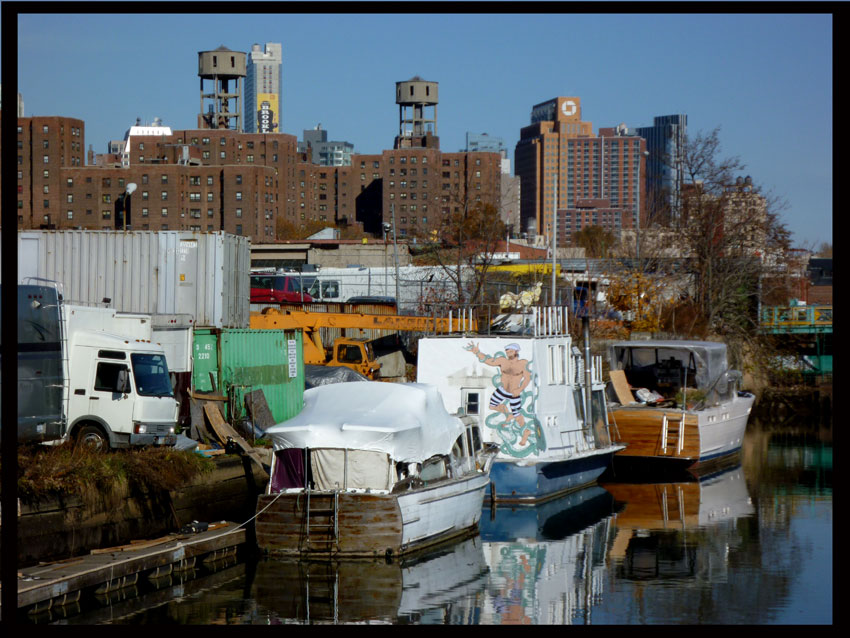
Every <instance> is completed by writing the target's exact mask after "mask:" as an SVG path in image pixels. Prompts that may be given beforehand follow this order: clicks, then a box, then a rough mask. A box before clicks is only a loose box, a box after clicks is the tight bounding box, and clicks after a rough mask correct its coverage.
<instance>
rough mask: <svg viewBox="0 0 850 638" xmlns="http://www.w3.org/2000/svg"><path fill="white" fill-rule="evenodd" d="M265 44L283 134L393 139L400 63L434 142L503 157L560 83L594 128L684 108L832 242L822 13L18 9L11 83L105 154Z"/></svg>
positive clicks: (361, 146)
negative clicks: (430, 116) (207, 75)
mask: <svg viewBox="0 0 850 638" xmlns="http://www.w3.org/2000/svg"><path fill="white" fill-rule="evenodd" d="M199 4H200V3H199ZM311 4H312V3H306V4H299V5H297V6H298V7H309V6H310V5H311ZM155 5H156V3H151V4H147V5H144V6H145V7H151V6H155ZM48 6H50V7H51V8H52V9H55V8H56V7H57V6H59V5H57V4H50V5H48ZM85 6H86V7H88V8H91V7H92V6H95V5H91V4H90V5H85ZM109 6H113V5H111V4H110V5H109ZM122 6H125V7H126V6H127V5H122ZM133 6H135V5H130V7H131V8H132V7H133ZM166 6H167V5H166ZM178 6H180V7H181V8H185V7H187V6H191V5H186V4H181V5H178ZM204 6H208V5H204ZM268 6H269V7H278V6H279V5H278V4H277V3H273V4H271V3H270V4H269V5H268ZM287 6H288V5H287ZM330 6H331V7H333V8H335V9H337V8H339V7H340V6H341V5H340V4H338V3H335V4H333V5H330ZM354 6H355V7H359V6H360V5H354ZM386 6H387V7H397V6H401V5H396V4H389V3H387V5H386ZM417 6H419V5H417ZM422 6H425V7H428V4H427V3H425V4H423V5H422ZM446 6H447V5H443V8H445V7H446ZM448 6H451V5H448ZM462 6H464V7H469V6H470V5H468V4H467V5H462ZM476 6H481V7H482V8H483V7H487V6H491V5H487V4H481V5H476ZM507 6H508V7H509V8H517V7H522V5H521V4H520V5H516V4H511V5H507ZM538 6H539V5H538ZM553 6H555V7H560V8H565V7H569V6H570V5H569V4H561V3H559V4H555V5H553ZM597 6H599V7H600V8H602V7H604V6H605V5H604V4H602V5H597ZM615 6H616V7H617V8H619V9H622V8H623V5H622V4H617V5H615ZM639 6H640V5H636V7H639ZM652 6H653V7H658V6H659V5H657V4H656V5H652ZM671 6H672V5H671ZM713 6H714V7H716V6H717V5H713ZM732 6H733V7H734V6H735V5H732ZM749 6H752V5H749ZM770 6H771V7H773V6H778V7H781V6H782V5H781V4H780V5H770ZM794 6H795V7H796V8H798V9H799V8H800V5H794ZM803 6H804V5H803ZM432 7H433V6H432ZM125 10H126V9H125ZM266 42H280V43H281V44H282V45H283V96H282V102H283V104H282V109H281V110H282V120H283V126H282V130H283V132H284V133H289V134H292V135H296V136H297V137H298V138H299V139H300V138H301V136H302V132H303V130H304V129H309V128H313V127H315V126H316V125H317V124H319V123H321V125H322V128H324V129H326V130H327V131H328V136H329V139H333V140H347V141H349V142H352V143H353V144H354V147H355V151H356V152H358V153H377V152H380V151H381V150H383V149H386V148H391V147H392V143H393V138H394V136H395V135H396V133H397V131H398V107H397V106H396V104H395V83H396V82H397V81H402V80H407V79H409V78H411V77H413V76H414V75H419V76H420V77H422V78H424V79H426V80H429V81H434V82H439V106H438V109H437V127H438V134H439V136H440V147H441V149H442V150H444V151H457V150H460V149H462V148H463V147H464V145H465V135H466V133H467V132H473V133H485V132H486V133H489V134H490V135H492V136H497V137H501V138H503V139H504V141H505V143H506V145H507V147H508V149H509V155H510V158H511V160H513V151H514V146H515V144H516V142H517V140H518V139H519V131H520V129H521V128H522V127H523V126H526V125H527V124H528V121H529V116H530V112H531V107H532V106H533V105H534V104H537V103H539V102H543V101H545V100H548V99H550V98H553V97H556V96H559V95H571V96H578V97H580V98H581V101H582V114H583V117H582V119H583V120H585V121H590V122H592V124H593V130H594V132H596V131H597V130H598V128H599V127H601V126H616V125H617V124H619V123H621V122H623V123H625V124H626V125H627V126H629V127H637V126H649V125H651V124H652V119H653V117H654V116H657V115H669V114H674V113H685V114H687V116H688V129H689V131H690V132H691V133H695V132H699V131H704V132H708V131H710V130H712V129H714V128H715V127H720V139H721V142H722V145H723V146H722V149H721V154H722V155H723V156H738V157H740V159H741V160H742V161H743V162H744V163H745V164H746V166H747V168H746V171H745V173H744V174H746V175H751V176H752V177H753V180H754V181H755V182H756V183H758V184H760V185H761V186H762V187H763V188H764V189H765V190H766V191H768V192H770V193H771V194H773V195H775V196H777V197H779V198H780V199H782V200H784V201H785V202H787V208H786V209H785V210H783V211H782V212H781V219H782V221H783V222H784V223H785V224H786V225H787V227H788V228H789V229H790V230H791V231H792V232H793V238H794V241H795V244H796V245H798V246H803V247H816V246H817V245H819V244H820V243H821V242H829V243H832V205H833V204H832V175H833V167H832V138H833V129H832V101H833V94H832V74H833V68H832V46H833V43H832V17H831V16H830V15H805V14H788V15H781V14H737V13H730V14H708V15H701V14H647V13H634V14H623V13H617V14H589V13H587V14H576V15H571V14H486V13H480V14H478V13H476V14H438V13H429V14H413V13H404V14H389V13H387V14H378V13H375V14H363V13H354V14H346V15H341V14H334V13H329V14H286V13H282V14H274V13H254V14H251V13H248V14H234V15H227V14H212V15H209V14H207V15H201V14H197V15H182V14H174V13H169V14H158V13H148V14H138V15H137V14H131V13H129V14H98V15H94V14H70V15H58V14H57V15H51V14H44V13H38V14H32V15H25V14H24V15H21V16H19V21H18V82H19V89H18V90H19V92H20V93H21V94H22V95H23V98H24V108H25V112H24V114H25V115H26V116H34V115H61V116H67V117H75V118H80V119H82V120H84V121H85V126H86V130H85V133H86V137H85V142H86V148H88V147H89V146H91V147H93V148H94V150H95V151H96V152H104V151H105V150H106V145H107V142H108V141H109V140H110V139H121V138H123V136H124V133H125V132H126V130H127V129H128V128H129V126H131V125H132V124H133V123H134V122H135V121H136V118H137V117H139V118H141V119H142V121H143V122H151V121H152V120H153V119H154V118H155V117H159V118H161V119H162V121H163V123H164V124H165V125H167V126H171V127H173V128H177V129H187V128H195V127H196V126H197V113H198V111H199V110H200V97H199V90H200V82H199V79H198V76H197V71H198V66H197V65H198V52H199V51H206V50H211V49H215V48H217V47H219V46H221V45H224V46H226V47H228V48H230V49H234V50H239V51H246V52H247V51H250V48H251V45H252V44H253V43H259V44H261V45H262V44H264V43H266Z"/></svg>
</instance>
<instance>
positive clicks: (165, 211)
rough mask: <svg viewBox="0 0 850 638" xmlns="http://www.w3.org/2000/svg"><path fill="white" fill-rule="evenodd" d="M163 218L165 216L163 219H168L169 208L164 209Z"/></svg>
mask: <svg viewBox="0 0 850 638" xmlns="http://www.w3.org/2000/svg"><path fill="white" fill-rule="evenodd" d="M162 216H163V217H168V209H167V208H163V209H162Z"/></svg>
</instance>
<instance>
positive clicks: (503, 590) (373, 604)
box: [30, 417, 833, 625]
mask: <svg viewBox="0 0 850 638" xmlns="http://www.w3.org/2000/svg"><path fill="white" fill-rule="evenodd" d="M832 512H833V504H832V427H831V422H830V423H828V424H827V425H823V424H822V423H820V422H819V420H818V419H817V417H814V418H813V419H812V420H808V421H806V420H799V419H798V420H793V419H792V420H784V421H781V422H780V421H779V420H773V421H771V420H761V419H759V418H755V419H751V422H750V425H749V427H748V432H747V435H746V439H745V442H744V447H743V449H742V452H741V454H740V455H739V456H738V457H736V459H734V460H733V462H731V463H728V464H727V465H726V467H724V468H722V469H720V470H718V471H717V472H715V473H713V474H710V475H707V476H703V477H701V478H700V479H695V478H693V477H692V476H690V475H684V476H683V475H668V476H661V477H655V478H654V480H653V481H651V482H649V481H645V480H643V481H641V480H638V479H636V478H635V477H631V476H628V475H620V476H612V475H610V474H608V475H606V476H604V477H603V479H602V480H601V483H600V485H598V486H594V487H591V488H587V489H585V490H582V491H580V492H578V493H574V494H572V495H569V496H567V497H565V498H562V499H559V500H557V501H554V502H550V503H547V504H545V505H541V506H538V507H535V508H496V509H495V510H491V509H490V508H485V509H484V511H483V515H482V521H481V529H480V533H479V534H477V535H476V536H474V537H472V538H468V539H466V540H464V541H462V542H458V543H455V544H453V545H451V546H449V547H446V548H443V549H441V550H440V551H438V552H434V553H432V554H429V555H427V556H424V557H422V558H421V559H419V560H417V561H415V562H410V563H403V564H401V565H399V564H398V563H390V564H387V563H386V562H381V563H378V562H375V563H356V562H349V563H345V562H343V563H304V562H298V561H281V560H270V559H264V558H261V557H260V558H251V557H239V558H232V559H230V562H224V563H219V564H213V565H208V566H203V567H202V568H199V569H198V570H193V571H190V572H187V573H185V574H182V575H176V574H174V575H171V576H169V577H168V578H167V580H164V581H161V582H158V583H150V582H146V583H144V584H140V587H141V589H136V588H135V587H133V588H129V589H126V590H121V591H119V592H114V593H113V594H111V596H110V597H109V598H101V599H100V600H98V601H95V602H87V603H85V604H84V606H83V607H82V608H75V609H66V610H61V609H56V610H53V611H51V612H49V613H47V614H46V615H44V616H42V617H33V618H31V619H30V620H31V621H32V622H34V623H48V624H100V623H112V624H135V625H138V624H177V625H282V624H352V623H353V624H428V625H430V624H440V625H443V624H451V625H523V624H526V625H550V624H554V625H634V624H645V625H655V624H690V625H693V624H750V625H760V624H765V625H772V624H785V625H787V624H808V625H817V624H831V623H832V621H833V609H832V601H833V576H832V568H833V558H832V547H833V537H832V530H833V514H832Z"/></svg>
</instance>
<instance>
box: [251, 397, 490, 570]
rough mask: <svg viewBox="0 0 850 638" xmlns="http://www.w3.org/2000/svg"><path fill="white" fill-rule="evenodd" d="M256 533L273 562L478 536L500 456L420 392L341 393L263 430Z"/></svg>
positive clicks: (391, 551) (473, 426) (397, 550)
mask: <svg viewBox="0 0 850 638" xmlns="http://www.w3.org/2000/svg"><path fill="white" fill-rule="evenodd" d="M265 435H266V437H267V438H268V439H270V440H271V441H272V443H273V444H274V461H273V463H272V468H271V473H270V479H269V485H268V489H267V491H266V494H264V495H261V496H260V497H259V499H258V502H257V518H256V532H257V542H258V544H259V546H260V548H261V549H263V550H265V551H267V552H269V553H272V554H284V555H286V554H330V555H340V556H376V555H380V556H392V555H401V554H406V553H409V552H412V551H414V550H419V549H422V548H424V547H428V546H431V545H433V544H435V543H439V542H442V541H445V540H447V539H449V538H452V537H455V536H462V535H464V534H467V533H473V532H474V531H475V530H476V527H477V524H478V520H479V518H480V516H481V509H482V504H483V500H484V494H485V490H486V489H487V487H488V485H489V482H490V465H491V463H492V459H493V456H494V455H495V453H496V450H495V449H493V447H492V446H488V445H486V444H484V443H482V438H481V434H480V431H479V427H478V425H477V423H475V422H474V421H473V420H471V419H464V420H462V419H461V418H459V417H457V416H454V415H452V414H449V413H448V412H447V411H446V410H445V408H444V407H443V403H442V399H441V398H440V395H439V394H438V392H437V390H436V388H434V387H432V386H429V385H424V384H418V383H415V384H390V383H375V382H352V383H337V384H330V385H324V386H319V387H316V388H312V389H310V390H307V391H305V393H304V409H303V410H302V412H301V413H300V414H299V415H298V416H296V417H294V418H292V419H290V420H288V421H286V422H284V423H280V424H278V425H275V426H273V427H271V428H269V429H268V430H266V434H265Z"/></svg>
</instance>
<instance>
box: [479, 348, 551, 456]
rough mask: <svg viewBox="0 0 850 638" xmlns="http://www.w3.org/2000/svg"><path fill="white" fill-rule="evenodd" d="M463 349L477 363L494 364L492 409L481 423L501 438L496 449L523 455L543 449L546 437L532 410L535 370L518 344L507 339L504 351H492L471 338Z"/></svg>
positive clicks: (535, 387) (535, 390)
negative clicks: (483, 350)
mask: <svg viewBox="0 0 850 638" xmlns="http://www.w3.org/2000/svg"><path fill="white" fill-rule="evenodd" d="M465 349H466V350H468V351H470V352H471V353H472V354H473V355H475V357H476V358H477V359H478V361H480V362H481V363H484V364H485V365H488V366H492V367H494V368H496V371H495V372H494V373H493V375H492V377H491V381H492V385H493V387H494V388H495V389H494V390H493V393H492V395H491V396H490V403H489V409H490V410H492V411H493V413H492V414H489V415H488V416H487V418H486V419H485V420H484V424H485V425H486V426H487V427H488V428H491V429H492V430H494V431H495V432H496V433H497V434H498V436H499V439H501V441H502V443H501V446H500V451H501V452H502V453H503V454H506V455H509V456H512V457H515V458H525V457H527V456H530V455H531V454H535V455H539V454H540V452H542V451H544V450H546V437H545V436H544V434H543V429H542V428H541V427H540V422H539V421H538V420H537V418H536V410H535V403H536V400H537V374H536V373H535V372H534V369H533V368H534V365H533V363H532V362H531V361H530V360H529V359H525V358H523V356H522V355H521V353H520V346H519V344H517V343H510V344H508V345H506V346H505V348H504V351H501V350H500V351H497V352H495V353H494V354H493V355H488V354H486V353H484V352H482V351H481V349H480V348H479V344H477V343H475V342H473V341H470V342H469V344H468V345H467V346H466V347H465ZM485 376H486V375H485Z"/></svg>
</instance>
